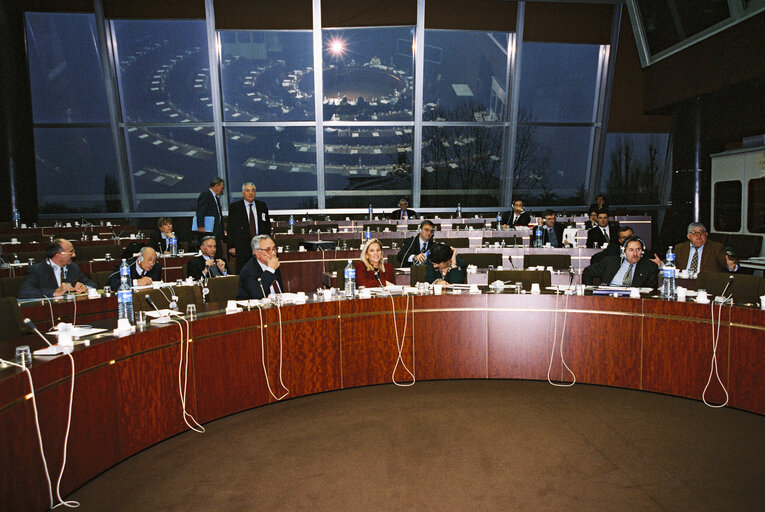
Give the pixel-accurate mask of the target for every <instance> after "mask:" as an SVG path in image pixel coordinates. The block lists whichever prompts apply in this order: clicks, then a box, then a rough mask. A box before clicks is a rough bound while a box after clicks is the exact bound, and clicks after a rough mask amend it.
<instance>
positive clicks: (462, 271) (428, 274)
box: [425, 256, 467, 284]
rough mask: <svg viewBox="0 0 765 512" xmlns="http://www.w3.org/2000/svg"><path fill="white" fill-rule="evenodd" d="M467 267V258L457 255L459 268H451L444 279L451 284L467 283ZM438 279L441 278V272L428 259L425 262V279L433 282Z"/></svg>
mask: <svg viewBox="0 0 765 512" xmlns="http://www.w3.org/2000/svg"><path fill="white" fill-rule="evenodd" d="M466 269H467V263H465V260H463V259H462V258H460V257H459V256H457V268H453V269H451V270H449V272H447V273H446V275H445V276H444V277H443V279H444V281H446V282H447V283H449V284H465V283H467V270H466ZM436 279H441V272H439V271H437V270H436V269H435V268H433V263H431V261H430V260H428V261H426V262H425V281H427V282H429V283H432V282H433V281H435V280H436Z"/></svg>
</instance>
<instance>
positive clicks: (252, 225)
mask: <svg viewBox="0 0 765 512" xmlns="http://www.w3.org/2000/svg"><path fill="white" fill-rule="evenodd" d="M253 206H254V203H250V215H249V217H250V238H252V237H253V236H255V235H257V234H258V226H257V223H256V222H255V210H253V209H252V207H253Z"/></svg>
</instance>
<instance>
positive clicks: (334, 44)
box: [327, 37, 345, 57]
mask: <svg viewBox="0 0 765 512" xmlns="http://www.w3.org/2000/svg"><path fill="white" fill-rule="evenodd" d="M327 49H328V50H329V52H330V53H331V54H332V55H334V56H335V57H339V56H341V55H342V54H344V53H345V41H343V40H342V39H340V38H337V37H336V38H334V39H331V40H330V41H329V44H328V45H327Z"/></svg>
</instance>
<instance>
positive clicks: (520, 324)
mask: <svg viewBox="0 0 765 512" xmlns="http://www.w3.org/2000/svg"><path fill="white" fill-rule="evenodd" d="M487 299H488V308H489V309H490V310H492V309H505V308H507V309H509V311H489V312H488V364H489V372H488V373H489V378H491V379H534V380H544V379H546V378H547V368H548V366H549V364H550V350H551V348H552V329H553V313H552V311H551V310H552V309H553V308H554V306H555V304H554V300H555V299H554V298H553V297H549V296H546V295H542V296H532V295H513V294H502V295H488V296H487ZM560 366H561V365H560V358H555V359H554V360H553V367H552V368H553V371H552V375H553V378H554V379H559V378H560Z"/></svg>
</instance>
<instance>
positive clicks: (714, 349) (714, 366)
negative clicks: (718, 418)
mask: <svg viewBox="0 0 765 512" xmlns="http://www.w3.org/2000/svg"><path fill="white" fill-rule="evenodd" d="M725 288H726V289H727V288H728V287H727V286H726V287H725ZM724 293H725V290H723V294H724ZM726 302H728V300H727V299H724V300H723V301H721V302H720V308H719V312H718V314H717V333H715V301H712V302H711V305H712V365H711V367H710V368H709V379H707V385H706V386H704V391H703V392H702V393H701V400H702V401H703V402H704V404H705V405H706V406H707V407H711V408H713V409H720V408H722V407H725V406H726V405H728V399H729V397H728V390H727V389H725V385H724V384H723V383H722V380H721V379H720V373H719V372H718V365H717V342H718V340H719V339H720V323H721V320H722V307H723V304H725V303H726ZM732 303H733V301H732V299H731V304H732ZM713 373H714V375H715V377H717V382H719V383H720V387H721V388H722V390H723V392H724V393H725V402H723V403H722V404H719V405H714V404H710V403H709V402H707V398H706V397H707V388H709V385H710V384H711V383H712V374H713Z"/></svg>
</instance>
